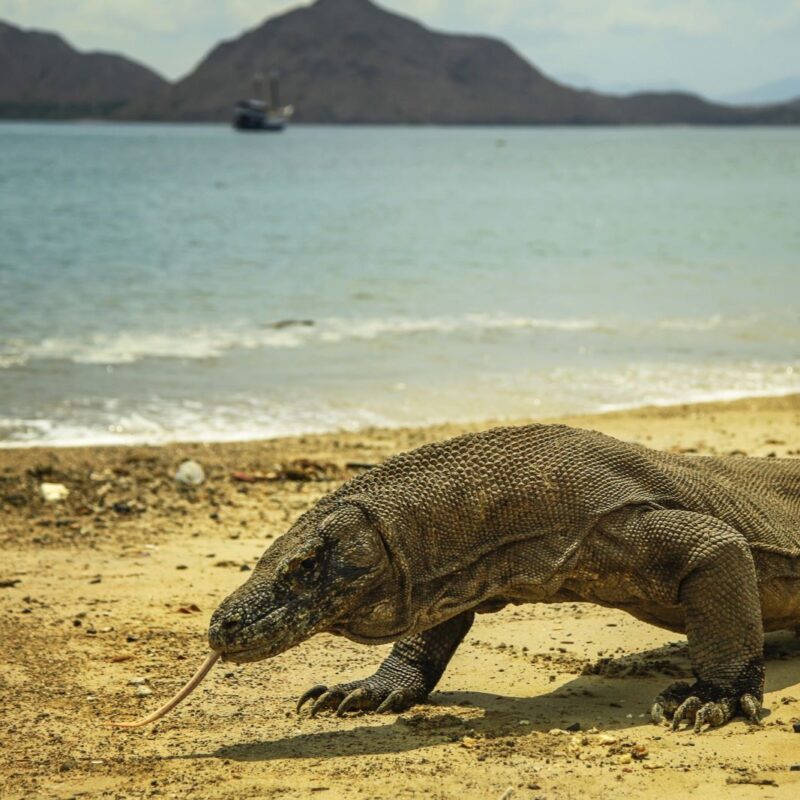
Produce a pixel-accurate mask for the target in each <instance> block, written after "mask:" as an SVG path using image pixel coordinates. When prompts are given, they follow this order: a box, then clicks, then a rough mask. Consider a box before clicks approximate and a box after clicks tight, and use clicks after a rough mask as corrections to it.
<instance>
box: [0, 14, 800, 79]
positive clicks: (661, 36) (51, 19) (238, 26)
mask: <svg viewBox="0 0 800 800" xmlns="http://www.w3.org/2000/svg"><path fill="white" fill-rule="evenodd" d="M302 4H303V3H299V2H283V1H282V0H0V18H2V19H6V20H8V21H9V22H12V23H14V24H17V25H21V26H23V27H36V28H42V29H48V30H55V31H58V32H60V33H61V34H62V35H64V36H65V37H66V38H67V39H69V41H70V42H71V43H72V44H73V45H75V46H76V47H78V48H80V49H103V50H113V51H117V52H120V53H123V54H125V55H128V56H130V57H132V58H135V59H138V60H140V61H143V62H145V63H146V64H148V65H150V66H152V67H154V68H155V69H157V70H159V71H160V72H161V73H163V74H164V75H165V76H167V77H169V78H176V77H180V76H182V75H184V74H186V73H187V72H188V71H189V70H191V69H192V67H193V66H194V65H195V64H196V63H197V62H198V61H199V60H200V59H201V58H202V56H203V55H204V54H205V53H206V52H207V51H208V50H209V48H210V47H211V46H212V45H214V44H215V43H216V42H218V41H219V40H220V39H225V38H232V37H235V36H237V35H238V34H239V33H240V32H241V31H242V30H244V29H246V28H251V27H254V26H256V25H258V24H259V23H261V22H262V21H263V20H264V19H265V18H266V17H268V16H271V15H272V14H275V13H276V12H280V11H284V10H286V9H289V8H292V7H295V6H298V5H302ZM381 4H382V5H383V6H384V7H386V8H389V9H392V10H395V11H398V12H400V13H403V14H406V15H408V16H413V17H415V18H417V19H419V20H420V21H422V22H423V23H425V24H426V25H428V26H429V27H433V28H437V29H440V30H445V31H452V32H466V33H486V34H489V35H493V36H499V37H501V38H503V39H505V40H506V41H508V42H509V43H510V44H512V45H513V46H514V47H515V48H516V49H517V50H519V51H520V52H521V53H523V54H524V55H525V56H526V57H527V58H529V59H530V60H531V61H532V62H533V63H534V64H535V65H536V66H538V67H539V68H540V69H542V70H544V71H545V72H547V73H548V74H550V75H552V76H554V77H556V78H561V79H564V80H567V81H569V82H577V83H586V84H592V85H596V86H600V87H609V88H620V87H641V88H646V87H653V88H663V87H665V86H666V85H670V86H680V87H684V88H690V89H694V90H696V91H700V92H704V93H706V94H710V95H724V94H727V93H732V92H733V93H735V92H737V91H740V90H744V89H749V88H750V87H751V86H755V85H758V84H761V83H766V82H768V81H771V80H775V79H778V78H783V77H786V76H791V75H798V74H800V0H383V2H382V3H381Z"/></svg>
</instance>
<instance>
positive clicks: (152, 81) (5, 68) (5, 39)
mask: <svg viewBox="0 0 800 800" xmlns="http://www.w3.org/2000/svg"><path fill="white" fill-rule="evenodd" d="M166 86H167V82H166V81H165V80H164V79H163V78H161V77H160V76H159V75H157V74H156V73H155V72H153V71H152V70H150V69H148V68H147V67H143V66H142V65H141V64H137V63H136V62H134V61H129V60H128V59H127V58H123V57H122V56H117V55H111V54H107V53H80V52H78V51H77V50H75V49H74V48H73V47H71V46H70V45H69V44H67V42H65V41H64V40H63V39H62V38H61V37H60V36H57V35H56V34H53V33H44V32H40V31H26V30H22V29H21V28H17V27H15V26H14V25H9V24H8V23H6V22H2V21H0V118H3V117H4V118H13V117H16V118H20V117H22V118H26V117H28V118H30V117H36V118H42V117H44V118H54V119H58V118H74V117H82V116H92V117H99V116H106V115H107V114H109V113H110V112H112V111H115V110H117V109H119V108H121V107H122V106H124V105H125V104H126V103H128V102H129V101H130V100H132V99H133V98H135V97H139V96H141V95H144V94H147V93H148V92H152V91H155V90H158V89H159V88H161V87H166Z"/></svg>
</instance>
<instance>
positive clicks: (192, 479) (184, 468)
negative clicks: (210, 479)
mask: <svg viewBox="0 0 800 800" xmlns="http://www.w3.org/2000/svg"><path fill="white" fill-rule="evenodd" d="M205 479H206V473H205V470H204V469H203V468H202V467H201V466H200V464H198V463H197V462H196V461H184V462H183V463H182V464H181V465H180V466H179V467H178V471H177V472H176V473H175V480H176V481H177V482H178V483H182V484H183V485H184V486H199V485H200V484H201V483H202V482H203V481H204V480H205Z"/></svg>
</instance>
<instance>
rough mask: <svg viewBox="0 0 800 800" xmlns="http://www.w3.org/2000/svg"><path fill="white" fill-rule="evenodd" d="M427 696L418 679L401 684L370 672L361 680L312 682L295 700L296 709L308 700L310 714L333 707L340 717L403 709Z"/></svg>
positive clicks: (423, 699)
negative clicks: (331, 683) (358, 713)
mask: <svg viewBox="0 0 800 800" xmlns="http://www.w3.org/2000/svg"><path fill="white" fill-rule="evenodd" d="M427 697H428V691H427V689H426V688H425V686H424V685H423V684H422V683H421V682H419V683H417V682H413V683H411V682H407V683H404V684H400V683H396V682H393V681H389V680H386V678H379V677H378V676H376V675H373V676H372V677H370V678H365V679H364V680H361V681H352V682H351V683H340V684H337V685H336V686H331V687H330V688H328V687H327V686H324V685H322V684H318V685H317V686H312V687H311V688H310V689H309V690H308V691H307V692H305V693H304V694H303V695H302V697H301V698H300V699H299V700H298V701H297V711H298V712H299V711H300V709H302V707H303V706H304V705H305V704H306V703H307V702H308V701H309V700H313V701H314V702H313V703H312V705H311V716H312V717H313V716H316V715H317V713H319V712H320V711H326V710H329V711H336V716H337V717H341V716H343V715H344V714H345V713H346V712H348V711H375V712H377V713H378V714H383V713H387V712H395V713H397V712H400V711H405V710H406V709H407V708H410V707H411V706H413V705H415V704H416V703H423V702H425V700H426V699H427Z"/></svg>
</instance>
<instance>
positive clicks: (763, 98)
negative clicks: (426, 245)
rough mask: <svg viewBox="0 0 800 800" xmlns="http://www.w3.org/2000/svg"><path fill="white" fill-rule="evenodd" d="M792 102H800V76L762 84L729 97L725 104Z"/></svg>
mask: <svg viewBox="0 0 800 800" xmlns="http://www.w3.org/2000/svg"><path fill="white" fill-rule="evenodd" d="M792 100H800V75H793V76H791V77H789V78H781V79H780V80H777V81H770V82H769V83H762V84H761V85H760V86H756V87H754V88H752V89H748V90H747V91H746V92H739V93H738V94H732V95H728V96H727V97H726V98H725V102H728V103H746V104H748V105H761V104H764V103H788V102H791V101H792Z"/></svg>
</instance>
